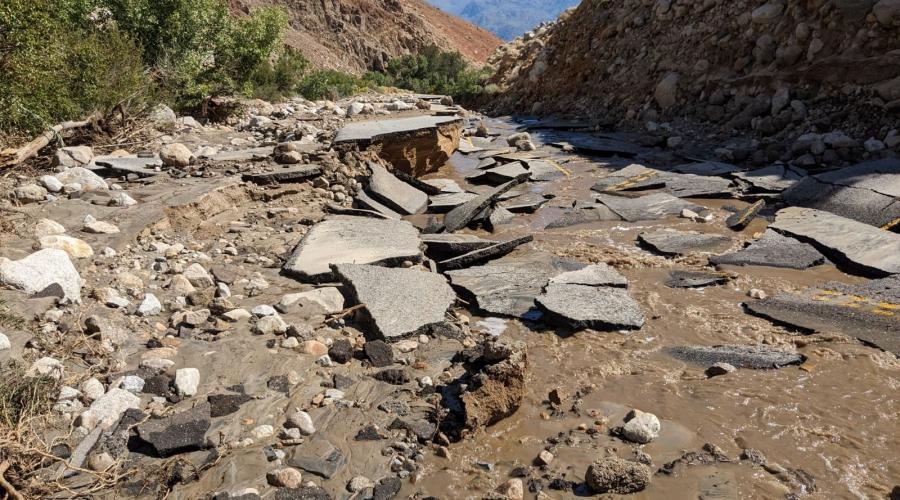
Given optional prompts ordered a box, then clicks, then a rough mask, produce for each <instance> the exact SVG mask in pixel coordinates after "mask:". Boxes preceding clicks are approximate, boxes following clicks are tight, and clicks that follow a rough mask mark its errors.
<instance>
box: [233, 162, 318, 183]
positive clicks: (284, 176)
mask: <svg viewBox="0 0 900 500" xmlns="http://www.w3.org/2000/svg"><path fill="white" fill-rule="evenodd" d="M321 174H322V167H320V166H318V165H299V166H293V167H288V168H276V169H274V170H268V171H265V172H259V173H246V174H243V175H242V176H241V179H242V180H244V181H245V182H252V183H254V184H259V185H262V186H264V185H268V184H282V183H291V182H302V181H305V180H306V179H310V178H312V177H317V176H319V175H321Z"/></svg>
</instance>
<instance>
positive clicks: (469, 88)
mask: <svg viewBox="0 0 900 500" xmlns="http://www.w3.org/2000/svg"><path fill="white" fill-rule="evenodd" d="M487 76H488V74H487V73H486V72H485V71H484V70H478V69H473V68H471V67H469V65H468V64H467V63H466V61H465V59H464V58H463V56H462V55H461V54H460V53H459V52H444V51H442V50H441V49H440V48H438V47H437V46H435V45H431V46H428V47H425V48H424V49H422V50H421V51H419V52H418V53H417V54H410V55H406V56H403V57H398V58H395V59H391V60H390V61H389V62H388V66H387V70H386V71H385V73H368V74H367V75H366V77H365V78H366V80H369V81H371V82H373V83H375V84H377V85H381V86H391V87H400V88H404V89H408V90H413V91H415V92H419V93H424V94H445V95H451V96H453V97H457V98H466V97H469V96H472V95H475V94H478V93H480V92H482V90H483V87H482V82H483V81H484V80H485V79H486V77H487Z"/></svg>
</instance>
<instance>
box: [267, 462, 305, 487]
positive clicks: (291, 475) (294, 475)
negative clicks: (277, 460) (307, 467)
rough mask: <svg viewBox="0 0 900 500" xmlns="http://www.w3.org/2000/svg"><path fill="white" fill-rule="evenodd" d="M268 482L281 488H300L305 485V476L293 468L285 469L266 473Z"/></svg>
mask: <svg viewBox="0 0 900 500" xmlns="http://www.w3.org/2000/svg"><path fill="white" fill-rule="evenodd" d="M266 481H268V482H269V484H271V485H272V486H277V487H281V488H291V489H294V488H299V487H300V486H302V485H303V475H302V474H301V473H300V471H299V470H297V469H295V468H293V467H283V468H281V469H275V470H273V471H270V472H267V473H266Z"/></svg>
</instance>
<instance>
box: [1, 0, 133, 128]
mask: <svg viewBox="0 0 900 500" xmlns="http://www.w3.org/2000/svg"><path fill="white" fill-rule="evenodd" d="M92 7H93V3H92V2H90V1H89V0H62V1H55V0H7V1H5V2H2V4H0V129H2V130H8V131H22V132H33V131H36V130H39V129H42V128H44V127H46V126H47V125H49V124H52V123H56V122H58V121H61V120H66V119H72V118H76V117H81V116H85V115H88V114H90V113H91V112H93V111H96V110H106V109H109V108H110V107H112V106H114V105H115V104H117V103H118V102H119V101H121V100H123V99H125V98H126V97H128V96H132V95H136V94H139V93H141V90H142V89H144V88H145V87H146V86H145V79H144V75H143V66H142V64H141V61H140V57H139V54H140V49H139V47H138V46H137V44H136V43H135V42H134V41H133V40H132V39H131V37H129V36H128V35H127V34H126V33H123V32H122V31H121V30H119V29H118V28H117V27H116V26H115V25H107V24H103V23H100V22H92V20H91V19H90V13H91V12H92Z"/></svg>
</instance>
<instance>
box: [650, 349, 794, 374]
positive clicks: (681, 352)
mask: <svg viewBox="0 0 900 500" xmlns="http://www.w3.org/2000/svg"><path fill="white" fill-rule="evenodd" d="M667 352H668V353H669V354H670V355H672V356H674V357H676V358H678V359H680V360H682V361H686V362H688V363H693V364H696V365H700V366H709V365H712V364H714V363H728V364H730V365H732V366H735V367H737V368H752V369H757V370H764V369H770V368H781V367H783V366H788V365H799V364H800V363H802V362H803V360H805V359H806V358H804V357H803V356H802V355H800V354H797V353H796V352H791V351H785V350H783V349H779V348H777V347H771V346H765V345H724V346H713V347H707V346H679V347H672V348H669V349H667Z"/></svg>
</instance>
